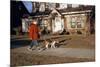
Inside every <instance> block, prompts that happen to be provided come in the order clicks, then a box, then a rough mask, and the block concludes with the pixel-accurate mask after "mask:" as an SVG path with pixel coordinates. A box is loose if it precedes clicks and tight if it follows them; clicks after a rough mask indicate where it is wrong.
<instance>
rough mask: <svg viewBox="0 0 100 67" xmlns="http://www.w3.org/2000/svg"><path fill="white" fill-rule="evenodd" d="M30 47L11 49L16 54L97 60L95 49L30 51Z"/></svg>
mask: <svg viewBox="0 0 100 67" xmlns="http://www.w3.org/2000/svg"><path fill="white" fill-rule="evenodd" d="M27 47H28V46H24V47H19V48H14V49H11V52H14V53H29V54H38V55H49V56H58V57H74V58H89V59H94V58H95V49H81V48H61V47H60V48H49V49H46V50H33V51H29V50H28V49H27Z"/></svg>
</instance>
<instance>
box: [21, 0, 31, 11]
mask: <svg viewBox="0 0 100 67" xmlns="http://www.w3.org/2000/svg"><path fill="white" fill-rule="evenodd" d="M22 2H23V4H24V5H25V7H26V8H27V10H28V12H29V13H31V12H32V2H31V1H22Z"/></svg>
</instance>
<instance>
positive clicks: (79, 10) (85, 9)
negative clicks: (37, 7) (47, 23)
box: [31, 6, 94, 17]
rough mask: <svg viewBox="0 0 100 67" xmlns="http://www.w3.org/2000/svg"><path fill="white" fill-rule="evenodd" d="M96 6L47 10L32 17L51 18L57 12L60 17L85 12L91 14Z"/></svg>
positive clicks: (33, 14)
mask: <svg viewBox="0 0 100 67" xmlns="http://www.w3.org/2000/svg"><path fill="white" fill-rule="evenodd" d="M93 8H94V6H85V7H77V8H66V9H60V10H59V9H54V10H46V11H45V12H38V11H37V12H36V13H32V14H31V16H35V17H40V16H49V15H50V14H51V13H53V12H57V13H58V15H64V14H67V13H68V12H70V13H71V12H72V13H73V12H74V13H75V12H76V13H84V12H91V10H93Z"/></svg>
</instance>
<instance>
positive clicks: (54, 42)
mask: <svg viewBox="0 0 100 67" xmlns="http://www.w3.org/2000/svg"><path fill="white" fill-rule="evenodd" d="M56 43H59V42H58V41H57V40H54V41H51V42H49V41H47V40H45V41H44V44H45V48H46V49H48V48H49V45H50V47H51V48H56V45H55V44H56Z"/></svg>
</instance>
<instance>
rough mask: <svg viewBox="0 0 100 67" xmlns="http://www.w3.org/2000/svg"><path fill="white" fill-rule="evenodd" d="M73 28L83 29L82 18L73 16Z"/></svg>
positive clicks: (71, 22)
mask: <svg viewBox="0 0 100 67" xmlns="http://www.w3.org/2000/svg"><path fill="white" fill-rule="evenodd" d="M70 24H71V28H82V27H83V26H82V25H83V20H82V17H81V16H72V17H71V20H70Z"/></svg>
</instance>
